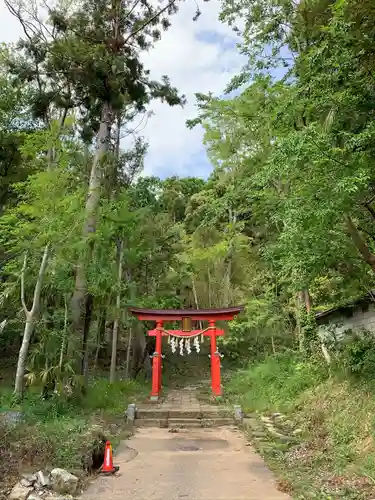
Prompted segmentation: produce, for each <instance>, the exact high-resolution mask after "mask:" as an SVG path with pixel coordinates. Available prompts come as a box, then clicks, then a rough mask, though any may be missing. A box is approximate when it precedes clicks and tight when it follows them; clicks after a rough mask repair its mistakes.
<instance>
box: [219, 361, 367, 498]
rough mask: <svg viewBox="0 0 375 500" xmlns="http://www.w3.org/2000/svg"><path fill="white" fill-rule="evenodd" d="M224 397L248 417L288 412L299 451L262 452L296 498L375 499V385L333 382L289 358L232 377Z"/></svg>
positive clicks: (268, 449) (309, 364)
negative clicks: (247, 413) (239, 406)
mask: <svg viewBox="0 0 375 500" xmlns="http://www.w3.org/2000/svg"><path fill="white" fill-rule="evenodd" d="M226 394H227V397H229V399H230V400H232V401H233V402H234V401H235V402H240V403H241V404H242V406H243V408H244V410H245V411H246V412H255V413H256V412H258V413H263V414H270V413H271V412H282V413H284V414H285V415H286V418H287V419H288V420H289V422H290V421H291V422H292V423H293V426H294V427H298V428H299V429H300V431H301V438H300V442H299V443H298V444H297V445H293V446H292V447H285V446H279V443H277V442H276V441H275V442H274V443H273V445H272V443H270V444H271V446H268V447H266V448H265V450H264V455H265V458H266V460H267V462H268V463H269V465H270V467H271V468H272V469H273V470H275V472H276V473H277V475H278V476H279V478H280V479H279V481H280V484H281V485H283V486H282V489H285V490H288V491H289V492H291V494H292V495H293V498H296V499H299V500H302V499H309V500H310V499H311V500H312V499H319V500H329V499H335V500H336V499H339V498H345V499H346V500H351V499H353V500H354V499H358V500H360V499H361V500H362V499H372V498H375V439H374V431H375V390H374V384H373V383H369V382H365V381H359V380H357V381H353V380H350V379H348V378H344V377H343V376H340V375H339V374H338V375H336V376H333V377H329V376H328V373H327V371H326V369H325V368H324V367H323V366H321V365H319V364H317V363H314V362H312V361H302V360H300V359H298V357H297V356H295V355H293V354H286V355H283V356H275V357H270V358H268V359H267V360H266V361H264V362H263V363H259V364H257V365H253V366H249V368H248V369H247V370H242V371H240V372H238V373H236V374H234V375H233V376H232V378H231V380H230V381H229V382H228V384H227V390H226ZM269 439H271V438H269Z"/></svg>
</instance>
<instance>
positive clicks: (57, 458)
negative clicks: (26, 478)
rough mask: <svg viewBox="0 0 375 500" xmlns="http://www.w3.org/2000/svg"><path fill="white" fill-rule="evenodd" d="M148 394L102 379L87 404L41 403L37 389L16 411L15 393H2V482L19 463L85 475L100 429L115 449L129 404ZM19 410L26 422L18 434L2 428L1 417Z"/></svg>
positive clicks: (96, 382) (135, 386)
mask: <svg viewBox="0 0 375 500" xmlns="http://www.w3.org/2000/svg"><path fill="white" fill-rule="evenodd" d="M146 391H147V388H146V387H145V386H143V385H142V384H140V383H135V382H132V381H128V382H126V381H119V382H117V383H115V384H111V385H110V384H109V383H108V381H104V380H99V379H98V380H93V381H92V383H90V386H89V390H88V394H87V396H86V397H85V398H82V399H81V398H80V399H74V398H73V399H72V398H69V399H66V397H60V396H57V395H55V396H53V397H52V399H50V400H48V401H42V400H41V399H40V395H39V392H38V391H37V390H36V389H34V390H33V391H32V392H29V393H28V394H27V395H26V397H25V399H24V401H23V402H22V404H21V405H20V406H18V407H16V408H15V407H14V406H13V404H12V392H11V391H8V390H4V389H1V392H0V434H1V442H2V444H1V445H0V449H1V451H2V453H1V460H0V478H1V477H3V476H5V474H9V473H10V472H11V467H15V466H16V467H19V461H20V463H21V464H22V463H23V464H24V465H28V466H30V465H32V466H34V467H37V466H39V467H45V466H46V465H47V464H48V465H49V466H54V465H55V466H58V467H63V468H66V469H68V470H71V471H76V472H77V473H78V474H83V473H84V471H83V467H84V465H85V463H86V462H87V461H88V460H89V458H90V454H91V453H92V451H93V448H92V444H93V440H94V438H95V436H96V434H97V433H98V429H99V430H100V432H101V433H102V434H103V435H105V436H106V438H107V439H111V441H112V442H113V441H114V442H115V443H116V442H117V439H118V437H119V435H120V433H121V431H122V420H123V415H124V411H125V409H126V406H127V404H128V402H134V401H138V400H142V399H143V398H144V396H145V394H146ZM15 409H17V410H20V411H21V412H22V414H23V419H24V420H23V422H22V423H21V424H20V425H18V426H16V427H13V428H12V427H9V428H6V427H3V424H2V423H1V412H4V411H8V410H15ZM110 424H111V425H110ZM8 467H9V468H10V470H8Z"/></svg>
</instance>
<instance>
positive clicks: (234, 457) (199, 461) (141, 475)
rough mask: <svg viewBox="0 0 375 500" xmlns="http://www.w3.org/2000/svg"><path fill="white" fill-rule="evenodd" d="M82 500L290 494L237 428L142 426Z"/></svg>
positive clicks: (225, 499)
mask: <svg viewBox="0 0 375 500" xmlns="http://www.w3.org/2000/svg"><path fill="white" fill-rule="evenodd" d="M115 465H119V466H120V471H119V473H118V474H117V475H116V476H115V477H100V478H99V479H97V480H96V481H95V482H93V483H92V484H91V485H90V487H89V488H88V490H87V491H86V492H85V493H84V495H83V496H82V500H149V499H151V498H152V499H153V500H181V499H186V500H245V499H246V500H282V499H284V500H286V499H288V498H290V497H289V496H288V495H285V494H284V493H281V492H279V491H278V490H277V489H276V487H275V483H274V478H273V476H272V474H271V473H270V472H269V471H268V469H267V468H266V466H265V464H264V463H263V461H262V459H261V457H259V455H257V454H256V453H255V452H254V451H253V450H252V448H251V447H249V446H246V441H245V438H244V436H243V435H242V433H241V432H240V431H239V430H237V429H235V428H213V429H180V430H179V432H178V433H171V432H168V429H158V428H141V429H139V430H138V431H137V432H136V434H135V435H134V436H133V437H132V438H131V439H130V440H129V441H127V442H126V443H125V442H124V443H123V444H122V446H121V447H120V448H119V450H118V452H117V454H116V456H115Z"/></svg>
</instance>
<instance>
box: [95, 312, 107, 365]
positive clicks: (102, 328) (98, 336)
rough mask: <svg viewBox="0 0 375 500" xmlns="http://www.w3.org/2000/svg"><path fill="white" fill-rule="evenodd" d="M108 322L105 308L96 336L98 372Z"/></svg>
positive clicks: (101, 313)
mask: <svg viewBox="0 0 375 500" xmlns="http://www.w3.org/2000/svg"><path fill="white" fill-rule="evenodd" d="M106 320H107V308H106V307H104V308H103V309H102V310H101V312H100V316H99V325H98V330H97V334H96V350H95V360H94V369H95V370H96V368H97V366H98V360H99V352H100V349H101V347H102V342H103V339H104V336H105V324H106Z"/></svg>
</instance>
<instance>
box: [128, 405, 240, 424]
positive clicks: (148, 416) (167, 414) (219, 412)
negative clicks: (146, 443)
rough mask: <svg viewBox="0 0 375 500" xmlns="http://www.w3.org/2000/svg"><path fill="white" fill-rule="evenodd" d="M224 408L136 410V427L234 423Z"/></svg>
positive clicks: (231, 416)
mask: <svg viewBox="0 0 375 500" xmlns="http://www.w3.org/2000/svg"><path fill="white" fill-rule="evenodd" d="M231 413H233V412H230V410H228V409H226V408H218V409H216V408H215V409H199V410H185V409H175V410H173V409H152V408H143V409H142V408H140V409H138V410H137V411H136V418H135V425H136V427H163V428H172V429H184V428H197V427H219V426H225V425H234V423H235V421H234V416H233V415H231Z"/></svg>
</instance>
